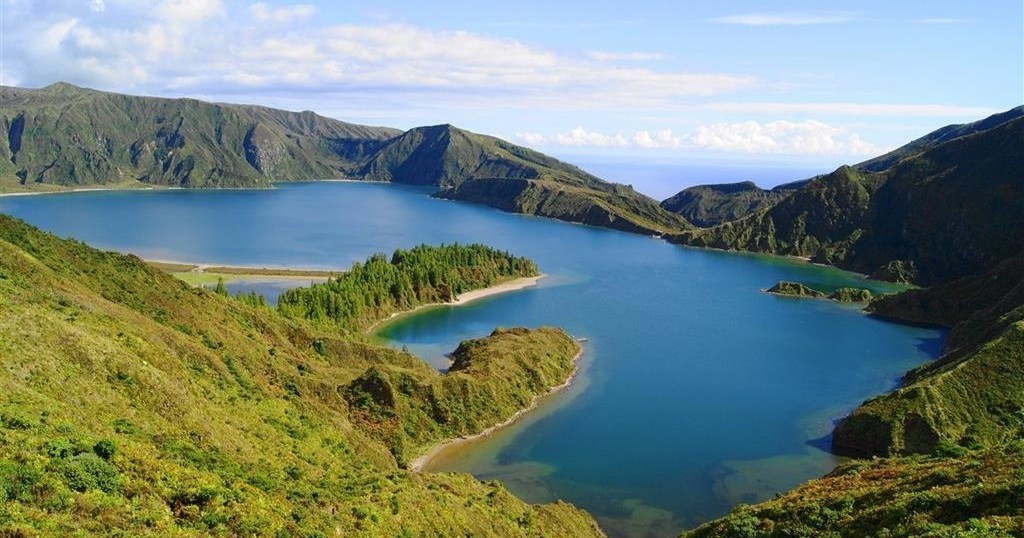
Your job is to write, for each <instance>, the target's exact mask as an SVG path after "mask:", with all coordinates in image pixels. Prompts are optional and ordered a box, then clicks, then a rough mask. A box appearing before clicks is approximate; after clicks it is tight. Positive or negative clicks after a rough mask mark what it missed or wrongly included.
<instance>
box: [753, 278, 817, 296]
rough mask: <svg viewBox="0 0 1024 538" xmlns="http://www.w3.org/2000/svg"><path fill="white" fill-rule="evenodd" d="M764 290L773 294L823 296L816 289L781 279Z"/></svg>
mask: <svg viewBox="0 0 1024 538" xmlns="http://www.w3.org/2000/svg"><path fill="white" fill-rule="evenodd" d="M765 292H766V293H772V294H775V295H785V296H787V297H813V298H823V297H825V294H824V293H822V292H820V291H818V290H816V289H813V288H810V287H808V286H806V285H804V284H801V283H799V282H790V281H788V280H783V281H781V282H778V283H776V284H775V285H774V286H772V287H770V288H768V289H767V290H765Z"/></svg>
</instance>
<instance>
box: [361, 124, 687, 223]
mask: <svg viewBox="0 0 1024 538" xmlns="http://www.w3.org/2000/svg"><path fill="white" fill-rule="evenodd" d="M361 174H362V177H365V178H366V179H371V180H378V181H394V182H397V183H411V184H417V185H437V186H440V187H446V188H445V189H444V190H442V191H441V192H439V193H438V194H437V195H436V196H438V197H440V198H446V199H449V200H461V201H467V202H475V203H480V204H486V205H489V206H492V207H496V208H498V209H502V210H504V211H510V212H514V213H526V214H532V215H540V216H544V217H552V218H557V219H560V220H567V221H571V222H582V223H585V224H592V225H595V226H604V227H609V228H617V229H620V230H625V231H632V232H639V233H659V234H660V233H663V232H670V231H677V230H682V229H686V228H688V227H689V223H687V222H686V221H685V220H684V219H682V218H680V217H678V216H676V215H673V214H671V213H669V212H667V211H664V210H662V209H661V208H660V207H659V206H658V204H657V202H655V201H654V200H653V199H650V198H648V197H646V196H644V195H642V194H639V193H637V192H636V191H634V190H633V189H631V188H629V187H626V186H624V185H618V184H613V183H608V182H606V181H604V180H602V179H600V178H597V177H595V176H593V175H590V174H588V173H586V172H584V171H583V170H580V169H579V168H577V167H575V166H573V165H571V164H567V163H564V162H562V161H559V160H557V159H554V158H552V157H548V156H547V155H544V154H542V153H539V152H536V151H533V150H531V149H527V148H524V147H521V146H516V145H515V144H511V143H509V142H506V141H504V140H501V139H499V138H494V137H490V136H484V135H479V134H475V133H470V132H468V131H464V130H462V129H458V128H455V127H452V126H451V125H437V126H433V127H420V128H416V129H412V130H410V131H407V132H406V133H404V134H403V135H402V136H399V137H397V138H395V139H393V140H391V141H390V142H388V144H387V145H386V146H385V147H383V148H382V149H381V150H380V152H378V153H377V154H376V155H375V156H374V157H373V158H372V159H370V161H369V162H368V163H367V164H366V166H365V167H364V168H363V169H362V170H361Z"/></svg>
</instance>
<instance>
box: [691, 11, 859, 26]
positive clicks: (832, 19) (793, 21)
mask: <svg viewBox="0 0 1024 538" xmlns="http://www.w3.org/2000/svg"><path fill="white" fill-rule="evenodd" d="M856 19H857V17H855V16H854V15H851V14H849V13H832V14H810V13H743V14H739V15H729V16H726V17H717V18H714V19H711V20H712V21H713V22H718V23H722V24H739V25H743V26H806V25H812V24H836V23H840V22H851V21H854V20H856Z"/></svg>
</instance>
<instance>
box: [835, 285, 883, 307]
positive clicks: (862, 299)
mask: <svg viewBox="0 0 1024 538" xmlns="http://www.w3.org/2000/svg"><path fill="white" fill-rule="evenodd" d="M872 297H874V295H872V294H871V290H866V289H864V288H839V289H837V290H836V291H834V292H832V294H831V295H829V296H828V298H829V299H832V300H833V301H839V302H840V303H866V302H869V301H871V299H872Z"/></svg>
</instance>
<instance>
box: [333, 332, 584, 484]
mask: <svg viewBox="0 0 1024 538" xmlns="http://www.w3.org/2000/svg"><path fill="white" fill-rule="evenodd" d="M579 352H580V347H579V344H577V343H576V342H575V341H574V340H573V339H572V338H570V337H569V336H568V335H567V334H565V333H564V332H563V331H561V330H560V329H555V328H550V327H543V328H540V329H537V330H536V331H529V330H527V329H522V328H513V329H496V330H495V331H494V332H493V333H491V335H490V336H488V337H487V338H480V339H476V340H469V341H466V342H462V343H461V344H460V345H459V347H458V349H456V350H455V351H454V352H453V353H452V355H451V359H452V365H451V368H449V370H448V372H447V374H446V375H443V376H436V375H434V376H427V375H416V374H415V372H411V371H410V369H409V367H408V366H400V365H393V364H382V365H379V366H375V367H373V368H370V369H369V370H367V371H366V372H364V373H363V374H362V375H361V376H360V377H359V378H357V379H355V380H354V381H352V382H351V383H349V385H348V386H347V388H346V390H345V398H346V400H347V401H348V402H349V405H350V407H351V409H352V412H353V420H354V421H355V423H356V424H357V425H358V426H359V427H360V428H361V429H363V430H364V431H365V432H367V434H368V435H370V436H371V437H373V438H375V439H378V440H380V441H381V442H382V443H384V444H386V445H387V446H388V447H389V448H390V449H391V451H392V453H393V454H394V455H395V458H396V459H397V460H398V461H399V462H400V463H401V464H403V465H406V464H408V463H410V462H411V461H412V460H413V459H415V457H416V456H418V455H419V454H422V453H424V452H426V449H427V448H428V447H430V446H431V445H432V444H434V443H436V442H437V441H439V440H441V439H445V438H455V437H462V436H465V435H470V434H473V433H477V432H480V431H482V430H484V429H486V428H488V427H490V426H491V425H494V424H498V423H501V422H504V421H505V420H507V419H509V418H511V417H512V416H513V415H514V414H515V412H516V411H518V410H520V409H523V408H526V407H528V406H529V405H530V404H531V402H532V401H533V399H534V398H535V397H537V396H541V395H543V394H546V393H547V392H548V389H549V388H550V387H553V386H556V385H560V384H562V383H563V382H564V381H565V380H566V379H568V378H569V376H570V375H571V374H572V372H573V369H574V367H575V362H574V359H575V357H576V356H577V355H578V353H579Z"/></svg>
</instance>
